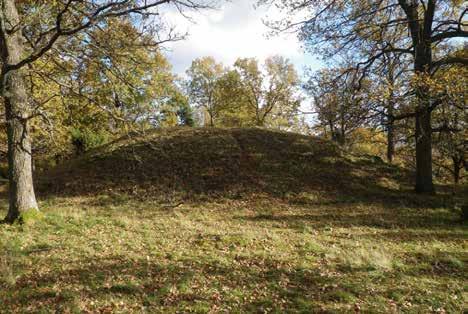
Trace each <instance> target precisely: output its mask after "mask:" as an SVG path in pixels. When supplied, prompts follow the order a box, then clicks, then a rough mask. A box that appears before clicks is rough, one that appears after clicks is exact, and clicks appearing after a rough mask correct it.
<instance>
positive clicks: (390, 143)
mask: <svg viewBox="0 0 468 314" xmlns="http://www.w3.org/2000/svg"><path fill="white" fill-rule="evenodd" d="M394 155H395V126H394V122H393V121H389V123H388V125H387V161H388V162H389V163H392V162H393V156H394Z"/></svg>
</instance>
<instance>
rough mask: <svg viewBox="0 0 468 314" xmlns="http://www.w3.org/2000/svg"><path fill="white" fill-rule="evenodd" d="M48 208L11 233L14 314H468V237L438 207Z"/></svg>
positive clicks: (2, 297) (4, 238)
mask: <svg viewBox="0 0 468 314" xmlns="http://www.w3.org/2000/svg"><path fill="white" fill-rule="evenodd" d="M407 200H411V202H409V201H408V202H407ZM418 204H421V205H418ZM172 205H174V204H172ZM1 208H2V209H1V210H0V214H1V215H4V214H5V209H6V202H5V201H2V203H1ZM41 208H42V211H43V216H44V217H43V218H42V219H40V220H39V221H36V222H35V223H34V224H31V225H13V226H9V225H0V304H1V307H0V312H2V313H10V312H19V313H31V312H44V313H48V312H59V313H60V312H61V313H75V312H76V313H82V312H85V313H86V312H88V313H99V312H100V313H129V312H134V313H139V312H147V313H158V312H169V313H175V312H179V313H186V312H196V313H207V312H212V313H216V312H234V313H236V312H258V313H260V312H276V313H284V312H293V313H298V312H302V313H310V312H333V313H334V312H352V311H359V310H361V311H362V312H372V313H391V312H405V313H406V312H407V313H428V312H439V313H443V312H447V313H461V312H463V311H464V310H465V311H466V310H467V309H466V308H464V306H465V304H466V300H467V296H468V295H467V291H466V283H467V279H468V278H467V274H468V272H467V271H466V257H467V241H466V240H467V239H468V228H467V226H466V225H462V224H461V223H459V222H458V215H457V213H456V212H455V211H454V209H453V208H451V206H445V205H444V201H443V200H441V199H440V198H438V197H433V199H429V200H427V199H425V200H424V201H421V202H419V200H418V198H417V197H416V196H415V195H413V194H408V195H406V196H402V197H400V198H393V199H391V200H390V199H389V200H387V201H386V200H385V199H383V200H380V201H377V200H372V201H366V200H364V199H353V198H349V197H346V198H342V199H336V201H333V202H330V201H321V200H319V199H316V198H315V197H314V196H311V195H307V194H301V195H300V197H299V196H298V195H294V196H291V197H290V198H289V199H288V197H286V198H283V199H275V198H272V197H271V196H270V195H261V194H259V195H255V196H251V197H249V198H244V199H227V198H224V199H217V200H213V199H211V200H210V199H208V198H207V199H206V200H202V199H199V200H198V201H197V202H192V203H190V202H185V203H183V204H180V205H179V206H176V207H170V206H168V205H167V204H161V203H157V202H156V201H150V200H136V199H135V198H132V197H128V196H122V195H119V194H114V195H111V196H92V197H91V196H89V197H84V196H81V197H80V196H76V197H61V198H60V197H50V198H45V199H43V201H42V203H41Z"/></svg>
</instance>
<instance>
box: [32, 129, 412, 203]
mask: <svg viewBox="0 0 468 314" xmlns="http://www.w3.org/2000/svg"><path fill="white" fill-rule="evenodd" d="M401 174H402V172H401V170H400V169H399V168H397V167H394V166H390V165H387V164H385V163H383V162H382V161H380V160H379V159H378V158H373V157H368V158H354V157H351V156H347V155H346V154H344V153H343V152H342V151H341V150H340V149H339V148H338V147H337V146H336V145H335V144H333V143H332V142H330V141H327V140H324V139H320V138H315V137H308V136H302V135H299V134H293V133H284V132H275V131H267V130H263V129H215V128H213V129H189V128H174V129H169V130H154V131H151V132H149V133H147V134H144V135H137V136H131V137H124V138H122V139H120V140H117V141H115V142H113V143H110V144H108V145H106V146H104V147H101V148H99V149H96V150H94V151H91V152H89V153H88V154H86V155H85V156H83V157H81V158H78V159H75V160H72V161H71V162H67V163H65V164H63V165H60V166H58V167H56V168H55V169H52V170H51V171H48V172H47V173H45V174H40V175H38V177H39V178H40V180H39V182H38V183H39V188H40V190H41V191H43V192H52V193H57V194H72V195H75V194H79V195H82V194H103V193H107V192H109V191H114V192H119V193H122V192H123V193H128V194H140V195H150V196H152V197H157V196H161V195H172V196H174V195H177V196H180V197H182V198H193V197H197V196H200V195H220V196H229V197H234V198H235V197H241V196H242V195H245V194H251V193H266V194H268V195H272V196H275V197H284V196H287V195H289V194H291V193H292V194H298V193H302V192H313V193H315V194H323V195H330V196H336V195H337V194H340V195H341V194H356V193H357V194H363V193H369V191H372V193H374V192H376V191H378V190H381V191H386V190H388V189H399V188H400V184H401V183H402V182H403V181H404V180H403V181H402V176H401Z"/></svg>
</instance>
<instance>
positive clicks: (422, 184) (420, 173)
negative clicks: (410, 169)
mask: <svg viewBox="0 0 468 314" xmlns="http://www.w3.org/2000/svg"><path fill="white" fill-rule="evenodd" d="M415 135H416V192H418V193H434V184H433V183H432V127H431V114H430V112H428V111H427V110H422V111H421V112H418V114H417V115H416V134H415Z"/></svg>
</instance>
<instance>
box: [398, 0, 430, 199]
mask: <svg viewBox="0 0 468 314" xmlns="http://www.w3.org/2000/svg"><path fill="white" fill-rule="evenodd" d="M399 3H400V5H401V6H402V8H403V9H404V10H405V12H406V15H407V17H408V26H409V30H410V33H411V39H412V42H413V46H414V71H415V74H416V77H417V79H423V80H424V79H426V78H428V77H430V74H431V68H432V42H431V34H432V23H433V20H434V12H435V5H436V4H435V2H434V1H430V2H429V3H428V7H427V9H426V11H425V13H424V17H423V18H421V17H420V12H419V11H418V10H419V3H418V2H417V1H416V0H411V1H410V3H409V4H407V3H406V1H403V0H399ZM423 84H424V83H422V84H421V83H418V85H419V86H417V87H416V97H417V102H418V103H417V108H416V115H415V116H416V117H415V120H416V123H415V138H416V186H415V190H416V192H418V193H434V192H435V190H434V184H433V182H432V126H431V101H430V94H429V90H428V88H427V87H425V86H424V85H423Z"/></svg>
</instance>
